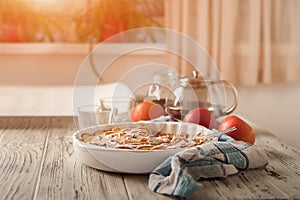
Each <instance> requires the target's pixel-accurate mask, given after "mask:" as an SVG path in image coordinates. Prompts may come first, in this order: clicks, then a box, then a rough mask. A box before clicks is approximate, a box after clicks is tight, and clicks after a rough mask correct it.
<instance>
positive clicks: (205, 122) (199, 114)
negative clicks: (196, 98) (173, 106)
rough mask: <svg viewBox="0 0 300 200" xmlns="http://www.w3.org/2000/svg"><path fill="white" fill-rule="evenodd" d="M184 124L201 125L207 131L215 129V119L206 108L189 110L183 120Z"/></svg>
mask: <svg viewBox="0 0 300 200" xmlns="http://www.w3.org/2000/svg"><path fill="white" fill-rule="evenodd" d="M183 121H184V122H189V123H194V124H199V125H202V126H204V127H206V128H208V129H213V128H216V126H217V125H216V124H217V123H216V119H215V117H214V116H213V114H212V113H211V112H210V111H209V110H207V109H206V108H195V109H193V110H191V111H190V112H189V113H188V114H187V115H186V116H185V117H184V118H183Z"/></svg>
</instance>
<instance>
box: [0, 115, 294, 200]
mask: <svg viewBox="0 0 300 200" xmlns="http://www.w3.org/2000/svg"><path fill="white" fill-rule="evenodd" d="M74 130H75V126H74V122H73V118H72V117H0V194H1V195H0V199H55V200H56V199H147V200H148V199H172V198H171V197H168V196H164V195H159V194H156V193H154V192H152V191H151V190H149V189H148V186H147V181H148V176H147V175H128V174H116V173H108V172H103V171H99V170H95V169H92V168H90V167H87V166H85V165H83V164H81V163H79V162H78V161H77V159H76V157H75V156H74V154H73V148H72V141H71V135H72V133H73V132H74ZM256 132H257V142H256V143H257V144H258V145H263V146H264V149H265V151H266V153H267V156H268V159H269V162H270V164H269V165H268V167H267V168H266V169H257V170H248V171H241V172H240V173H239V174H238V175H233V176H230V177H228V178H226V179H212V180H203V181H201V183H203V185H204V188H203V189H201V190H200V191H199V192H197V193H196V194H195V195H194V199H198V198H200V197H201V198H202V199H275V198H279V199H300V151H299V150H297V149H294V148H291V147H290V146H288V145H286V144H284V143H283V142H281V141H280V140H278V139H277V138H275V137H274V136H273V135H271V134H270V133H268V132H266V131H263V130H262V129H260V130H259V129H256ZM173 199H174V198H173Z"/></svg>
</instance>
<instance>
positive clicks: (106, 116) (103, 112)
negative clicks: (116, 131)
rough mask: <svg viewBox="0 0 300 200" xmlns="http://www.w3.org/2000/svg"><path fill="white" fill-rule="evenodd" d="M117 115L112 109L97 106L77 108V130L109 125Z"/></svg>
mask: <svg viewBox="0 0 300 200" xmlns="http://www.w3.org/2000/svg"><path fill="white" fill-rule="evenodd" d="M116 113H117V110H116V109H115V108H113V107H110V108H106V109H102V108H101V107H100V106H98V105H84V106H81V107H79V108H78V126H79V129H83V128H87V127H90V126H97V125H101V124H110V123H112V122H113V119H114V117H115V115H116Z"/></svg>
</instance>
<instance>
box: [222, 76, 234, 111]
mask: <svg viewBox="0 0 300 200" xmlns="http://www.w3.org/2000/svg"><path fill="white" fill-rule="evenodd" d="M222 82H223V84H224V86H225V87H227V88H229V89H230V90H231V91H232V94H233V102H232V105H231V106H229V108H227V109H226V110H225V114H226V115H229V114H231V113H232V112H233V111H234V110H235V109H236V107H237V102H238V93H237V90H236V88H235V86H234V85H233V84H232V83H230V82H229V81H225V80H222Z"/></svg>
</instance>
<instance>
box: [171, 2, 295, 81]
mask: <svg viewBox="0 0 300 200" xmlns="http://www.w3.org/2000/svg"><path fill="white" fill-rule="evenodd" d="M166 27H167V28H170V29H173V30H177V31H179V32H181V33H184V34H187V35H189V36H191V37H192V38H193V39H195V40H196V41H197V42H199V43H200V44H201V45H202V46H203V47H204V48H205V49H206V50H207V52H208V54H209V55H210V56H211V57H212V59H213V60H214V62H215V63H216V65H217V67H218V69H219V70H220V72H221V76H222V78H223V79H226V80H229V81H232V82H234V83H237V84H244V85H254V84H257V83H273V82H280V81H298V80H300V1H299V0H226V1H222V0H166ZM176 42H177V43H180V42H181V41H173V40H172V38H171V39H170V38H169V40H168V42H167V43H168V44H169V45H174V43H176ZM181 46H182V52H184V53H185V54H186V53H187V54H188V53H189V51H192V50H189V49H184V45H181ZM170 64H171V65H176V67H178V68H179V71H181V73H182V74H184V75H189V74H191V71H192V70H193V69H192V67H191V66H190V65H189V64H187V63H186V62H184V61H182V59H180V58H178V57H175V56H170ZM208 68H209V66H208ZM205 73H209V70H207V72H205Z"/></svg>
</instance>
